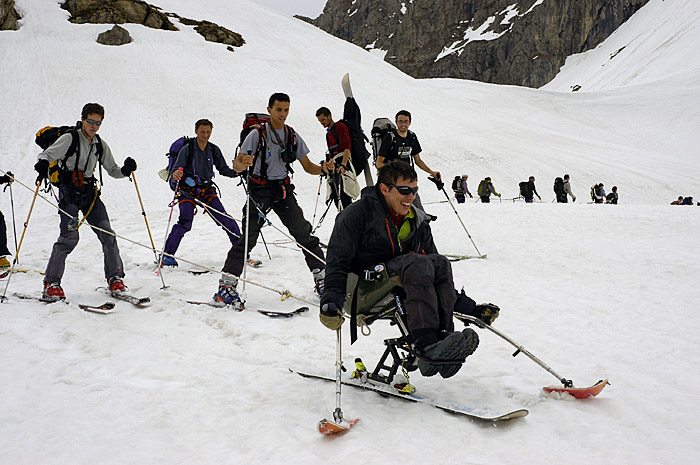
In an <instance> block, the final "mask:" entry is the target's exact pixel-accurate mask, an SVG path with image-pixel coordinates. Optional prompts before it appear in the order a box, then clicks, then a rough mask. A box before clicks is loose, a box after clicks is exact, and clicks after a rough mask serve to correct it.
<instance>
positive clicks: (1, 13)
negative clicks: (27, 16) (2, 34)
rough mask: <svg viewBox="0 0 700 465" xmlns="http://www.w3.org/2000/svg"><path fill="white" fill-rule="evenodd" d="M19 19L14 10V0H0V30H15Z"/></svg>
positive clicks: (17, 27)
mask: <svg viewBox="0 0 700 465" xmlns="http://www.w3.org/2000/svg"><path fill="white" fill-rule="evenodd" d="M20 19H22V18H21V17H20V15H19V13H17V10H15V0H0V31H16V30H17V29H19V22H18V21H19V20H20Z"/></svg>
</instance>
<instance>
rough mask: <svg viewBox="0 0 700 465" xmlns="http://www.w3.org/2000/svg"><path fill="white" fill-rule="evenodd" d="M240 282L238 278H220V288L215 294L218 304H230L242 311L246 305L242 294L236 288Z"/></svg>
mask: <svg viewBox="0 0 700 465" xmlns="http://www.w3.org/2000/svg"><path fill="white" fill-rule="evenodd" d="M237 284H238V280H235V281H229V280H223V279H220V280H219V290H218V291H217V292H216V294H214V297H213V298H214V302H216V303H217V304H219V305H221V306H222V307H223V306H226V305H230V306H232V307H233V308H234V310H236V311H239V312H240V311H241V310H243V309H244V308H245V307H244V305H243V300H241V296H240V295H239V294H238V291H237V290H236V285H237Z"/></svg>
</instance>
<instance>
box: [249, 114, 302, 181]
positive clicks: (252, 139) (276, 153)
mask: <svg viewBox="0 0 700 465" xmlns="http://www.w3.org/2000/svg"><path fill="white" fill-rule="evenodd" d="M265 131H266V133H267V141H266V143H265V145H266V153H261V154H260V156H259V157H258V159H257V160H256V162H255V167H254V169H253V174H254V175H256V176H260V164H261V163H262V162H263V161H264V162H265V163H267V179H269V180H270V181H279V180H281V179H284V178H286V177H287V167H286V166H285V163H284V162H283V161H282V157H281V156H280V150H281V149H282V147H280V146H279V145H277V144H275V143H274V142H272V141H271V139H272V140H274V136H272V134H271V133H270V131H275V133H276V134H277V135H278V136H279V138H278V140H280V141H284V140H285V130H284V129H274V128H272V126H270V123H265ZM259 134H260V133H259V131H257V130H253V131H250V133H249V134H248V136H247V137H246V138H245V140H244V141H243V144H241V150H240V152H241V153H248V152H250V153H251V154H253V155H254V154H255V151H256V150H257V148H258V142H259V141H260V135H259ZM296 144H297V153H296V159H297V160H301V159H302V158H304V157H306V156H307V155H308V154H309V147H307V145H306V142H304V139H302V138H301V136H300V135H299V133H296Z"/></svg>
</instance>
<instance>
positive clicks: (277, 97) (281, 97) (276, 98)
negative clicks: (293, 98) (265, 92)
mask: <svg viewBox="0 0 700 465" xmlns="http://www.w3.org/2000/svg"><path fill="white" fill-rule="evenodd" d="M275 102H289V95H287V94H283V93H282V92H275V93H274V94H272V95H270V100H268V101H267V107H268V108H272V105H274V104H275Z"/></svg>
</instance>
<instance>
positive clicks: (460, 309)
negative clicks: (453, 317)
mask: <svg viewBox="0 0 700 465" xmlns="http://www.w3.org/2000/svg"><path fill="white" fill-rule="evenodd" d="M499 311H500V308H498V305H494V304H477V303H476V302H474V300H473V299H472V298H471V297H469V296H468V295H467V294H465V292H464V289H462V290H461V291H460V292H458V293H457V300H456V301H455V306H454V313H461V314H462V315H469V316H473V317H475V318H478V319H480V320H481V321H483V322H484V323H486V324H487V325H491V324H492V323H493V322H494V321H495V320H496V318H498V313H499ZM468 323H469V322H468V321H465V322H464V324H465V325H467V324H468Z"/></svg>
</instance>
